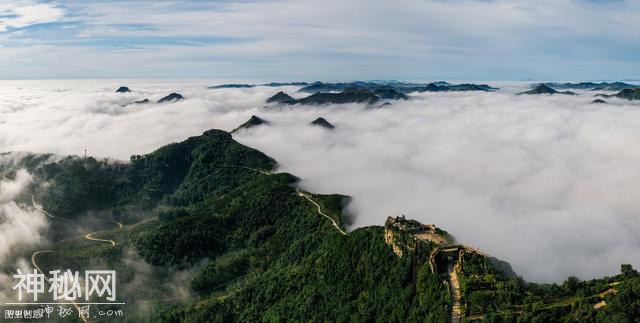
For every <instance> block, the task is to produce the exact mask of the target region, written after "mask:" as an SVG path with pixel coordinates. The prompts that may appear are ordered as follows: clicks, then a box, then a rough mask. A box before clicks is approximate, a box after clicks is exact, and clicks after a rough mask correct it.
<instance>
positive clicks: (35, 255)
mask: <svg viewBox="0 0 640 323" xmlns="http://www.w3.org/2000/svg"><path fill="white" fill-rule="evenodd" d="M31 203H32V204H33V208H35V209H36V210H38V211H40V212H41V213H43V214H44V215H46V216H48V217H50V218H51V219H53V220H61V221H65V222H73V220H70V219H67V218H63V217H59V216H55V215H52V214H51V213H49V212H47V211H46V210H45V209H44V208H43V207H42V206H41V205H40V204H38V203H37V202H36V200H35V197H34V196H33V194H32V195H31ZM110 222H113V223H115V224H116V225H117V227H118V230H122V229H123V228H124V225H123V224H122V223H120V222H116V221H110ZM95 233H97V232H91V233H87V234H86V235H85V236H84V238H85V239H86V240H89V241H98V242H105V243H109V244H111V246H115V245H116V242H115V241H113V240H108V239H98V238H94V237H93V234H95ZM55 252H56V251H53V250H37V251H35V252H34V253H33V254H31V264H33V267H34V268H35V269H36V270H38V271H39V272H40V273H41V274H43V275H45V273H44V270H42V267H40V265H38V261H37V260H38V255H41V254H45V253H55ZM45 282H46V283H47V284H48V283H49V282H48V281H46V280H45ZM71 304H72V305H73V307H74V308H75V309H76V311H78V314H79V317H80V319H81V320H82V322H84V323H89V322H90V321H89V318H87V317H86V315H85V314H84V313H83V312H82V311H81V310H80V305H78V303H76V302H75V301H71Z"/></svg>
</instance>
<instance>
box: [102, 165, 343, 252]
mask: <svg viewBox="0 0 640 323" xmlns="http://www.w3.org/2000/svg"><path fill="white" fill-rule="evenodd" d="M217 166H219V167H227V168H240V169H247V170H252V171H254V172H258V173H260V174H262V175H267V176H271V175H274V174H275V173H271V172H269V171H266V170H264V169H258V168H252V167H246V166H234V165H217ZM296 192H297V193H298V196H301V197H304V198H305V199H307V201H309V202H311V203H313V205H315V206H316V208H318V213H319V214H320V215H322V216H324V217H325V218H327V219H329V221H331V223H332V224H333V226H334V227H335V228H336V230H338V231H339V232H340V233H341V234H342V235H347V233H346V232H345V231H344V230H342V228H341V227H340V225H339V224H338V223H337V222H336V221H335V220H334V219H333V218H332V217H330V216H329V215H327V214H326V213H324V212H322V207H320V204H318V203H316V201H314V200H313V199H312V198H311V196H309V194H306V193H303V192H301V191H300V190H299V189H297V188H296ZM102 241H104V240H102Z"/></svg>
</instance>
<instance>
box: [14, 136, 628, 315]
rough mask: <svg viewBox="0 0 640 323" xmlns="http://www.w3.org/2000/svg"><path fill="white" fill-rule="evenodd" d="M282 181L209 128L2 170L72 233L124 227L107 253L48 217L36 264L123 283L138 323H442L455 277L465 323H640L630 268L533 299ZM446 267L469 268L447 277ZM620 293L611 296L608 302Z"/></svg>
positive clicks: (529, 292) (483, 265)
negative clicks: (145, 150) (124, 149)
mask: <svg viewBox="0 0 640 323" xmlns="http://www.w3.org/2000/svg"><path fill="white" fill-rule="evenodd" d="M275 167H276V162H275V161H274V160H273V159H272V158H270V157H268V156H266V155H265V154H263V153H261V152H259V151H257V150H255V149H251V148H248V147H246V146H243V145H241V144H239V143H237V142H235V141H234V140H233V138H232V137H231V135H230V134H229V133H226V132H224V131H220V130H210V131H207V132H205V133H204V134H203V135H201V136H196V137H191V138H189V139H187V140H185V141H183V142H180V143H173V144H169V145H167V146H164V147H162V148H160V149H158V150H156V151H154V152H152V153H149V154H146V155H136V156H132V158H131V162H129V163H123V162H116V161H111V160H96V159H93V158H91V157H88V158H80V157H67V158H55V159H52V158H50V156H41V155H29V156H27V157H23V158H21V159H20V161H19V162H17V163H15V164H13V165H12V168H11V169H3V170H2V171H3V173H5V174H7V176H8V177H11V176H12V172H13V171H15V170H16V169H17V168H26V169H28V170H29V171H30V172H31V173H32V174H34V176H35V177H36V179H37V180H36V182H35V183H34V184H33V187H32V191H33V195H34V197H33V199H34V201H38V202H39V203H41V204H42V205H43V208H44V209H45V210H47V211H48V212H49V213H52V214H53V215H55V216H58V217H63V218H65V219H66V220H65V221H62V222H64V225H68V224H69V223H70V222H72V223H74V222H76V221H80V220H82V219H86V218H89V219H93V220H94V222H91V221H87V223H97V222H108V221H117V222H119V223H122V224H124V228H122V229H120V228H117V227H116V228H115V229H112V228H111V227H113V225H111V227H109V226H108V225H107V224H105V223H102V224H101V227H100V228H99V229H92V230H102V231H99V232H97V233H95V234H94V235H93V236H94V237H98V238H102V239H105V240H106V239H110V240H112V241H114V245H111V244H107V243H99V242H95V241H87V240H86V239H85V238H84V235H81V236H78V233H75V234H74V233H73V232H76V231H77V230H76V231H73V230H67V231H64V232H63V231H62V230H58V229H59V228H61V227H62V225H61V224H59V223H57V222H58V220H56V219H52V222H53V226H52V229H51V231H52V233H51V235H52V237H53V240H59V241H57V242H55V243H53V244H52V245H51V246H50V249H51V250H52V251H53V252H52V253H48V254H45V255H41V256H39V257H38V258H37V261H38V264H39V265H40V266H41V267H44V268H45V269H56V268H69V267H71V268H75V269H83V268H88V267H90V266H92V265H95V264H96V263H99V264H100V265H101V266H102V267H100V268H101V269H116V270H117V271H118V277H119V280H118V284H119V286H120V287H119V288H120V289H122V290H126V291H127V292H122V293H121V294H120V295H121V297H124V298H125V299H124V301H126V303H127V304H128V307H127V310H128V315H127V316H125V317H124V320H128V321H131V322H140V321H149V322H158V321H163V322H231V321H239V322H281V321H291V322H299V321H336V322H351V321H355V322H371V321H378V322H400V321H402V322H406V321H410V322H446V321H449V320H451V319H452V310H451V308H452V305H454V302H453V300H454V297H453V296H452V292H451V291H450V288H449V287H448V286H450V285H451V284H452V283H451V282H450V281H451V279H450V276H451V272H450V269H451V268H453V269H454V270H455V271H456V272H457V273H458V277H459V282H457V283H458V284H459V285H460V287H459V292H460V293H461V296H460V299H459V300H458V301H459V302H460V305H461V306H460V314H461V315H462V318H463V319H465V320H473V319H485V320H487V321H492V322H515V321H521V322H542V321H545V322H549V321H566V320H572V319H573V320H575V319H580V320H585V321H610V320H614V321H618V322H627V321H633V320H634V319H635V318H637V317H638V316H635V315H637V314H638V313H640V312H639V307H640V304H639V301H638V300H639V299H640V297H639V295H640V288H639V286H640V278H638V274H637V272H636V271H635V270H633V269H632V268H630V266H629V267H623V273H622V274H621V275H618V276H616V277H611V278H605V279H601V280H594V281H589V282H580V281H578V280H576V279H574V278H572V279H569V280H567V282H565V284H563V285H561V286H557V285H548V286H547V285H535V284H527V283H525V282H524V281H522V279H520V278H518V277H515V276H514V275H512V274H511V273H509V271H508V270H505V268H508V266H505V264H504V263H501V262H499V261H496V260H495V259H491V258H489V257H487V256H485V255H483V254H479V253H475V252H459V249H455V250H458V251H456V252H457V256H456V254H451V253H449V254H447V252H448V251H447V250H448V249H447V246H448V245H449V244H453V241H452V238H451V237H450V236H449V235H448V234H447V233H446V232H444V231H441V230H439V229H437V228H432V227H428V226H426V227H425V226H422V225H420V224H419V223H417V222H415V221H413V222H412V221H407V223H409V224H410V225H404V224H403V225H401V226H398V225H392V224H393V223H394V222H388V223H387V224H386V225H385V226H384V227H382V226H371V227H365V228H360V229H356V230H354V231H352V232H350V233H348V234H346V235H345V234H342V232H341V230H339V229H337V228H336V227H335V226H334V223H336V225H337V226H338V227H342V226H343V225H344V223H347V222H348V216H346V215H345V214H343V212H342V208H343V206H344V204H345V203H346V202H347V201H348V197H346V196H341V195H317V194H311V193H304V195H301V194H300V193H301V192H299V191H298V188H297V178H296V177H294V176H293V175H290V174H286V173H274V172H273V169H274V168H275ZM305 196H306V197H305ZM25 200H28V198H27V197H25ZM34 204H35V202H34ZM320 210H321V212H322V214H321V213H320V212H319V211H320ZM325 215H326V216H325ZM327 217H329V218H330V219H328V218H327ZM402 223H404V222H402ZM425 228H427V229H425ZM65 235H66V236H65ZM390 236H391V238H392V239H390V238H389V237H390ZM438 237H442V239H439V238H438ZM436 251H437V253H436ZM432 255H435V256H434V257H431V256H432ZM448 255H454V258H455V257H458V258H457V259H459V260H460V261H459V263H460V265H456V266H455V267H451V268H447V265H448V264H449V263H448V260H447V259H449V257H448ZM433 259H435V260H433ZM134 260H135V261H134ZM432 260H433V261H432ZM432 262H433V263H434V264H435V265H432ZM105 267H106V268H105ZM141 267H142V268H146V270H144V271H142V270H140V268H141ZM448 270H449V271H448ZM177 272H178V273H185V276H186V277H187V278H186V279H183V280H181V284H182V285H181V286H180V287H182V288H185V289H186V290H188V293H186V294H183V295H175V293H173V292H174V290H175V289H176V288H177V287H176V283H175V281H174V279H173V278H174V277H175V275H174V274H175V273H177ZM141 281H143V282H144V284H141V283H140V282H141ZM128 286H136V288H127V287H128ZM609 289H615V293H614V292H610V293H607V294H606V295H603V296H599V295H601V293H602V292H605V291H607V290H609ZM167 294H169V296H168V295H167ZM594 296H595V297H594ZM602 301H605V302H606V305H604V306H600V307H599V308H598V309H596V308H595V307H594V305H595V304H602V303H601V302H602ZM150 308H151V309H152V310H149V309H150ZM143 309H144V310H143Z"/></svg>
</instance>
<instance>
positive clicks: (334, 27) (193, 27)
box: [0, 0, 640, 80]
mask: <svg viewBox="0 0 640 323" xmlns="http://www.w3.org/2000/svg"><path fill="white" fill-rule="evenodd" d="M639 21H640V2H638V1H622V0H620V1H593V0H591V1H589V0H535V1H534V0H520V1H507V0H503V1H500V0H495V1H491V0H450V1H445V0H431V1H425V0H397V1H384V0H353V1H346V0H324V1H307V0H277V1H276V0H273V1H259V0H256V1H231V0H228V1H198V0H191V1H94V0H78V1H39V0H10V1H7V0H0V78H2V79H41V78H46V79H55V78H147V79H150V78H208V79H225V80H317V79H320V80H352V79H403V80H435V79H443V80H524V79H537V80H600V79H609V80H621V79H640V59H638V57H640V23H638V22H639Z"/></svg>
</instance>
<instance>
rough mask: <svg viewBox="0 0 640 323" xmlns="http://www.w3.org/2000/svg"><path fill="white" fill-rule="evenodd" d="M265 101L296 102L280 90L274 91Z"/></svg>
mask: <svg viewBox="0 0 640 323" xmlns="http://www.w3.org/2000/svg"><path fill="white" fill-rule="evenodd" d="M267 103H283V104H294V103H296V99H294V98H293V97H291V96H290V95H289V94H287V93H284V92H282V91H280V92H278V93H276V94H275V95H274V96H272V97H270V98H268V99H267Z"/></svg>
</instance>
